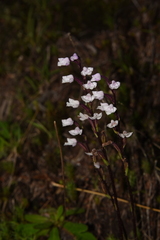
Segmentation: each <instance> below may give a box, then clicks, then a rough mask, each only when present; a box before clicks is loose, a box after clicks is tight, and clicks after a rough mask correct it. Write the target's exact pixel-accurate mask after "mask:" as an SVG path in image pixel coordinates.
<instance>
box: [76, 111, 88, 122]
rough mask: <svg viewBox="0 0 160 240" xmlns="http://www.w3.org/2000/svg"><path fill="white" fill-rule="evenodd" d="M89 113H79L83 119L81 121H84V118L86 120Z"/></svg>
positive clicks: (80, 118) (79, 116)
mask: <svg viewBox="0 0 160 240" xmlns="http://www.w3.org/2000/svg"><path fill="white" fill-rule="evenodd" d="M88 117H89V116H88V115H87V114H83V113H81V112H80V113H79V115H78V118H79V120H81V121H84V120H86V119H88Z"/></svg>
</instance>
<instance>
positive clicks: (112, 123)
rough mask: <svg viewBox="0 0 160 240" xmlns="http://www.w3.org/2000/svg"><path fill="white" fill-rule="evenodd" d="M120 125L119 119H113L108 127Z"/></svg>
mask: <svg viewBox="0 0 160 240" xmlns="http://www.w3.org/2000/svg"><path fill="white" fill-rule="evenodd" d="M117 125H118V120H115V121H114V120H111V122H110V123H109V124H107V127H109V128H114V127H116V126H117Z"/></svg>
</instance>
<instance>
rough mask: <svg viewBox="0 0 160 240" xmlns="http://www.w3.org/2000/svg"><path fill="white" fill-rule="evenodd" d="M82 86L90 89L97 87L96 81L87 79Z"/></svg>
mask: <svg viewBox="0 0 160 240" xmlns="http://www.w3.org/2000/svg"><path fill="white" fill-rule="evenodd" d="M83 87H84V88H85V89H91V90H92V89H93V88H95V87H97V83H96V82H91V81H87V83H86V84H83Z"/></svg>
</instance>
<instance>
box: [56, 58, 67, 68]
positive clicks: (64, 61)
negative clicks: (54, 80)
mask: <svg viewBox="0 0 160 240" xmlns="http://www.w3.org/2000/svg"><path fill="white" fill-rule="evenodd" d="M69 64H70V60H69V58H68V57H65V58H58V63H57V65H58V67H60V66H68V65H69Z"/></svg>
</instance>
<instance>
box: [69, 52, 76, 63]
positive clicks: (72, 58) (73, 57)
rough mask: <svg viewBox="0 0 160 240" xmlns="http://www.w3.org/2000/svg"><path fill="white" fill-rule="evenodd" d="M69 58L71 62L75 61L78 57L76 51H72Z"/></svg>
mask: <svg viewBox="0 0 160 240" xmlns="http://www.w3.org/2000/svg"><path fill="white" fill-rule="evenodd" d="M70 59H71V61H72V62H73V61H75V60H77V59H78V55H77V53H74V54H73V55H72V56H71V57H70Z"/></svg>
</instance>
